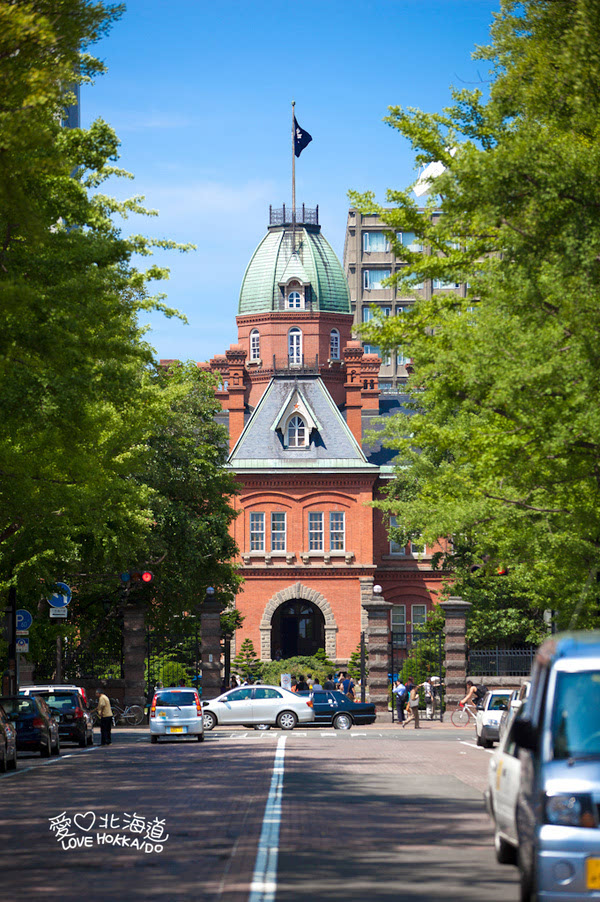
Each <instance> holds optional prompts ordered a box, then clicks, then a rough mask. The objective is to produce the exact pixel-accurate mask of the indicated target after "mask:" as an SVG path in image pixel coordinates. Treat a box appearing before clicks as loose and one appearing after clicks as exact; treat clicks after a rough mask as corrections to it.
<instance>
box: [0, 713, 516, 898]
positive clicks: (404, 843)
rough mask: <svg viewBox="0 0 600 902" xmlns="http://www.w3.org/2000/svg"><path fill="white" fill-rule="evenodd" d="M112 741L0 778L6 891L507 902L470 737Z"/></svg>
mask: <svg viewBox="0 0 600 902" xmlns="http://www.w3.org/2000/svg"><path fill="white" fill-rule="evenodd" d="M113 739H114V742H113V745H111V746H110V747H104V748H100V747H95V748H94V749H89V750H85V749H78V748H74V747H73V748H71V747H63V755H62V756H61V757H60V758H59V759H50V760H40V759H39V758H37V757H35V756H21V757H20V759H19V770H18V771H17V772H16V774H11V773H8V774H6V775H0V868H1V869H0V874H1V879H0V883H1V886H2V897H3V898H5V899H11V900H13V899H14V900H17V902H21V900H28V902H29V900H31V899H32V898H35V899H41V900H50V902H54V900H59V899H60V900H61V902H72V900H81V899H85V900H89V902H96V900H99V902H104V900H125V899H127V900H154V899H160V900H161V902H187V900H194V902H200V900H215V902H242V900H243V902H247V900H251V902H267V900H273V902H306V900H309V899H310V900H314V902H321V900H322V902H337V900H339V902H342V900H343V902H355V900H356V902H362V900H369V902H386V900H392V899H394V900H429V899H431V900H439V899H443V900H461V902H462V900H477V902H481V900H489V902H496V900H497V902H512V900H515V902H516V900H517V899H518V889H517V873H516V870H515V869H513V868H510V867H503V866H500V865H498V864H496V861H495V857H494V852H493V847H492V833H491V824H490V821H489V819H488V817H487V815H486V813H485V811H484V808H483V804H482V790H483V788H484V786H485V782H486V774H487V766H488V761H489V753H488V752H486V751H484V750H482V749H479V748H477V747H476V746H475V743H474V741H473V738H472V734H471V732H470V731H469V732H465V731H461V730H454V729H448V728H446V729H432V728H430V729H427V730H425V729H424V730H421V731H419V732H415V731H411V732H409V731H408V729H407V730H406V731H402V730H400V729H399V728H398V727H395V728H394V727H392V726H391V725H390V726H389V727H385V728H382V729H376V728H369V729H367V730H363V731H361V730H360V729H358V728H354V729H353V730H352V731H350V732H349V733H342V732H338V731H334V730H325V729H320V728H316V729H315V728H313V729H309V730H305V731H302V730H295V731H293V732H292V733H282V732H280V731H279V730H270V731H268V732H254V731H245V730H237V731H235V730H228V731H221V730H218V729H217V730H215V731H214V732H213V733H210V734H207V736H206V741H205V742H204V743H198V742H196V741H186V742H168V743H159V744H158V745H151V744H150V742H149V739H148V733H147V732H146V730H145V729H141V730H133V729H132V730H122V729H117V730H114V731H113ZM265 810H266V814H267V816H266V817H265Z"/></svg>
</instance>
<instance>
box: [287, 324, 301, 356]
mask: <svg viewBox="0 0 600 902" xmlns="http://www.w3.org/2000/svg"><path fill="white" fill-rule="evenodd" d="M288 357H289V362H290V363H291V364H298V363H302V332H301V331H300V329H298V328H296V326H294V328H293V329H290V331H289V332H288Z"/></svg>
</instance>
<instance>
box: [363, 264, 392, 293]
mask: <svg viewBox="0 0 600 902" xmlns="http://www.w3.org/2000/svg"><path fill="white" fill-rule="evenodd" d="M371 273H379V278H378V279H377V282H376V283H375V284H371ZM383 273H385V275H383ZM391 274H392V271H391V269H375V268H373V269H363V288H364V289H365V291H385V289H386V288H389V287H390V286H389V285H382V284H381V283H382V281H383V280H384V279H389V277H390V276H391Z"/></svg>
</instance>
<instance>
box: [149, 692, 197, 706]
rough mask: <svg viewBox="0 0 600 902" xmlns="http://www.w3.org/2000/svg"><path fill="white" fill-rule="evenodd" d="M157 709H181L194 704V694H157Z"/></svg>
mask: <svg viewBox="0 0 600 902" xmlns="http://www.w3.org/2000/svg"><path fill="white" fill-rule="evenodd" d="M156 704H157V706H158V707H159V708H171V707H179V708H180V707H182V706H184V705H195V704H196V693H195V692H159V693H158V695H157V696H156Z"/></svg>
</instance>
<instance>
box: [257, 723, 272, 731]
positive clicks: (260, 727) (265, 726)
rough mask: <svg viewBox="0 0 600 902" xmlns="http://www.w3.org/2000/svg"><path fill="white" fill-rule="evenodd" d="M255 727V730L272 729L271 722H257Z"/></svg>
mask: <svg viewBox="0 0 600 902" xmlns="http://www.w3.org/2000/svg"><path fill="white" fill-rule="evenodd" d="M254 729H255V730H270V729H271V724H270V723H257V724H254Z"/></svg>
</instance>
